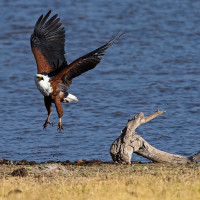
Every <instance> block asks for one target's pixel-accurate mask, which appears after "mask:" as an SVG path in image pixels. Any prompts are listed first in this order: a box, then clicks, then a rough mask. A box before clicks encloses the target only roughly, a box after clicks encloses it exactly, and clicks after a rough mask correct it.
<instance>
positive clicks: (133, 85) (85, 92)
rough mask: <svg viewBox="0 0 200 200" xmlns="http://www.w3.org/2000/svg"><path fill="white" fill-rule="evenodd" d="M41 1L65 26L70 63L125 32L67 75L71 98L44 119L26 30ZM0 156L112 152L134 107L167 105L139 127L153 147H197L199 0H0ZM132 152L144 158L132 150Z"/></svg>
mask: <svg viewBox="0 0 200 200" xmlns="http://www.w3.org/2000/svg"><path fill="white" fill-rule="evenodd" d="M49 9H52V10H53V14H56V13H58V14H59V17H60V18H61V21H62V22H63V26H64V27H65V29H66V58H67V60H68V62H69V63H70V62H72V61H73V60H74V59H76V58H78V57H79V56H82V55H84V54H86V53H88V52H89V51H91V50H93V49H95V48H97V47H99V46H100V45H102V44H104V43H105V42H107V41H108V40H109V39H110V38H111V37H112V35H113V34H115V33H116V32H117V31H119V30H120V29H122V30H125V31H126V34H125V35H124V36H123V37H121V39H120V40H119V41H118V42H117V43H116V44H114V45H113V46H112V47H111V48H110V49H108V50H107V51H106V54H105V56H104V57H103V59H102V62H101V63H100V64H99V65H98V67H97V68H95V69H94V70H92V71H89V72H87V73H85V74H84V75H82V76H80V77H78V78H76V79H74V80H73V84H72V85H71V87H70V89H69V92H70V93H72V94H74V95H76V96H77V97H78V99H79V102H76V103H71V104H64V105H63V107H64V117H63V120H62V122H63V126H64V131H63V133H59V132H58V131H57V123H58V118H57V113H56V110H55V108H54V109H53V114H52V117H51V121H52V122H53V123H54V126H53V127H51V126H49V127H47V129H46V130H45V131H43V129H42V125H43V123H44V121H45V118H46V114H47V113H46V110H45V107H44V104H43V97H42V95H41V94H40V93H39V91H38V90H37V89H36V86H35V83H34V75H35V74H36V64H35V59H34V57H33V55H32V52H31V50H30V42H29V38H30V35H31V33H32V31H33V26H34V24H35V22H36V20H37V19H38V17H39V16H40V15H41V14H42V13H46V12H47V11H48V10H49ZM0 27H1V31H0V67H1V73H0V85H1V89H0V138H1V139H0V141H1V142H0V158H5V159H10V160H22V159H27V160H35V161H49V160H55V161H57V160H62V161H63V160H71V161H74V160H78V159H86V160H91V159H101V160H103V161H110V160H111V157H110V154H109V148H110V145H111V144H112V142H113V141H114V140H115V139H116V138H117V137H118V136H119V135H120V130H122V129H123V128H124V126H125V124H126V122H127V120H128V119H130V118H132V117H133V116H134V115H135V114H137V113H138V112H144V114H145V115H149V114H151V113H153V112H155V111H156V110H157V109H159V110H166V111H167V112H166V113H165V114H163V115H160V116H158V117H157V118H155V119H154V120H152V121H151V122H149V123H148V124H145V125H142V126H140V127H139V128H138V129H137V132H138V134H140V135H142V137H144V138H145V139H146V140H147V141H148V142H149V143H150V144H152V145H153V146H155V147H157V148H159V149H161V150H164V151H167V152H170V153H175V154H180V155H185V156H189V155H192V154H194V153H196V152H197V151H199V150H200V131H199V129H200V1H197V0H193V1H188V0H182V1H179V0H173V1H172V0H166V1H162V0H155V1H148V0H145V1H142V0H141V1H133V0H124V1H121V0H115V1H111V0H101V1H100V0H99V1H97V0H96V1H89V0H85V1H81V0H68V1H63V0H56V1H55V0H54V1H47V0H46V1H45V0H35V1H32V2H30V1H25V0H15V1H11V0H1V1H0ZM133 160H139V161H143V160H144V159H143V158H141V157H139V156H135V155H134V156H133Z"/></svg>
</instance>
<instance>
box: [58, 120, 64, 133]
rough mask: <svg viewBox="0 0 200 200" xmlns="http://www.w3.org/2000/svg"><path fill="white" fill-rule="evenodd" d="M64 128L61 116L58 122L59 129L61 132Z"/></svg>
mask: <svg viewBox="0 0 200 200" xmlns="http://www.w3.org/2000/svg"><path fill="white" fill-rule="evenodd" d="M62 130H63V126H62V123H61V118H59V123H58V131H59V132H61V131H62Z"/></svg>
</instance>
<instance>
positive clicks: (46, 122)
mask: <svg viewBox="0 0 200 200" xmlns="http://www.w3.org/2000/svg"><path fill="white" fill-rule="evenodd" d="M48 124H50V125H51V126H53V123H51V122H50V121H49V120H46V121H45V123H44V125H43V129H46V127H47V125H48Z"/></svg>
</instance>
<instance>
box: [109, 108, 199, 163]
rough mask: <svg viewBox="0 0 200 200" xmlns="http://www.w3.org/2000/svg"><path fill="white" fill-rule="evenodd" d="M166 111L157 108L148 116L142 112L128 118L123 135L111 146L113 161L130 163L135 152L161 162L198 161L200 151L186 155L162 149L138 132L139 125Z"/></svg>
mask: <svg viewBox="0 0 200 200" xmlns="http://www.w3.org/2000/svg"><path fill="white" fill-rule="evenodd" d="M164 112H165V111H159V110H157V112H155V113H153V114H151V115H149V116H147V117H145V116H144V114H143V113H142V112H140V113H138V114H137V115H135V116H134V117H133V119H131V120H128V122H127V124H126V127H125V128H124V129H123V130H122V131H121V135H120V136H119V137H118V138H117V139H116V140H115V141H114V142H113V144H112V145H111V147H110V154H111V157H112V159H113V161H114V162H118V163H128V164H130V163H131V157H132V154H133V153H136V154H138V155H140V156H143V157H145V158H147V159H149V160H152V161H154V162H160V163H177V164H187V163H193V162H196V161H197V160H198V159H200V152H198V153H197V154H195V155H193V156H191V157H185V156H180V155H174V154H170V153H167V152H164V151H161V150H159V149H156V148H155V147H153V146H151V145H150V144H149V143H148V142H147V141H146V140H144V139H143V138H142V137H141V136H139V135H137V134H136V132H135V130H136V129H137V127H138V126H140V125H142V124H144V123H147V122H149V121H150V120H152V119H153V118H155V117H157V116H158V115H160V114H163V113H164Z"/></svg>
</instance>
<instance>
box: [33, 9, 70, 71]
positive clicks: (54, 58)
mask: <svg viewBox="0 0 200 200" xmlns="http://www.w3.org/2000/svg"><path fill="white" fill-rule="evenodd" d="M50 13H51V10H50V11H49V12H48V13H47V14H46V15H45V16H44V17H43V15H41V16H40V18H39V19H38V21H37V22H36V24H35V27H34V32H33V34H32V35H31V38H30V40H31V48H32V51H33V54H34V56H35V59H36V63H37V70H38V73H42V72H46V73H49V72H52V71H55V70H57V69H58V68H60V67H61V66H62V67H63V66H65V65H67V61H66V59H65V56H64V54H65V49H64V48H65V30H64V28H63V27H61V25H62V23H61V22H59V20H60V18H57V16H58V15H57V14H56V15H54V16H53V17H51V18H50V19H49V20H48V21H47V19H48V17H49V15H50Z"/></svg>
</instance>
